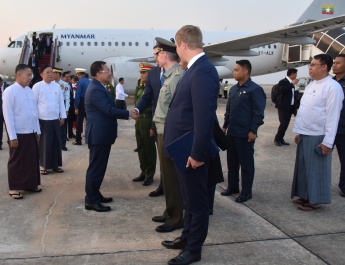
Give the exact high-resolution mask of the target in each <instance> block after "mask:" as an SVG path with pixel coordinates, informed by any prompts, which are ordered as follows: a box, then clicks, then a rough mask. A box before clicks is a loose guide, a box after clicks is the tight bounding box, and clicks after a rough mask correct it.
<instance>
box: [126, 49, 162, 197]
mask: <svg viewBox="0 0 345 265" xmlns="http://www.w3.org/2000/svg"><path fill="white" fill-rule="evenodd" d="M158 53H159V47H158V45H156V46H154V47H153V56H154V59H155V61H156V63H157V57H158ZM163 83H164V75H163V68H161V67H159V66H157V67H155V68H153V69H152V70H151V71H149V73H148V77H147V81H146V84H145V91H144V95H143V96H142V98H141V100H140V101H139V103H138V104H137V105H136V106H135V109H134V110H132V111H131V112H132V113H133V115H139V114H140V113H141V112H142V111H143V110H144V109H145V108H146V107H147V106H148V105H149V104H150V103H151V102H152V114H154V113H155V111H156V106H157V101H158V96H159V91H160V89H161V87H162V85H163ZM152 130H153V131H154V132H155V134H156V129H155V126H154V123H153V122H152ZM143 180H144V178H143V177H142V176H141V175H140V176H138V177H137V178H134V179H133V181H135V182H136V181H143ZM160 195H163V186H162V176H161V177H160V181H159V186H158V188H157V189H156V190H154V191H152V192H150V193H149V196H150V197H157V196H160Z"/></svg>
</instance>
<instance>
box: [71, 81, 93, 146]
mask: <svg viewBox="0 0 345 265" xmlns="http://www.w3.org/2000/svg"><path fill="white" fill-rule="evenodd" d="M89 84H90V80H89V79H88V78H86V77H85V76H84V77H82V78H80V80H79V81H78V83H77V91H76V92H75V109H77V110H78V111H79V114H78V115H77V130H76V133H75V141H76V142H77V143H80V144H81V133H82V132H83V122H84V118H85V115H86V113H85V103H84V100H85V94H86V90H87V88H88V87H89Z"/></svg>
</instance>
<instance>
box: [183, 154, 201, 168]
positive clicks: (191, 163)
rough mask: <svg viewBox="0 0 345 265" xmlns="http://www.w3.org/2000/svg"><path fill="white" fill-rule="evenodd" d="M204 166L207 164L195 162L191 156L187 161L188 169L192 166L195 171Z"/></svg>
mask: <svg viewBox="0 0 345 265" xmlns="http://www.w3.org/2000/svg"><path fill="white" fill-rule="evenodd" d="M203 164H205V162H199V161H196V160H194V159H193V158H191V157H190V156H189V157H188V160H187V165H186V167H189V166H192V168H193V169H196V168H197V167H200V166H202V165H203Z"/></svg>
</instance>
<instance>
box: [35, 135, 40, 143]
mask: <svg viewBox="0 0 345 265" xmlns="http://www.w3.org/2000/svg"><path fill="white" fill-rule="evenodd" d="M40 138H41V136H40V135H39V134H36V139H37V142H40Z"/></svg>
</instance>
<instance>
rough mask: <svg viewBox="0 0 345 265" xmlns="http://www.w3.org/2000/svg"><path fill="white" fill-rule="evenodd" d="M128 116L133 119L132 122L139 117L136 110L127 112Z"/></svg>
mask: <svg viewBox="0 0 345 265" xmlns="http://www.w3.org/2000/svg"><path fill="white" fill-rule="evenodd" d="M129 116H130V117H131V118H132V119H133V120H137V119H138V117H139V112H138V111H137V110H136V109H132V110H131V111H130V112H129Z"/></svg>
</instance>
